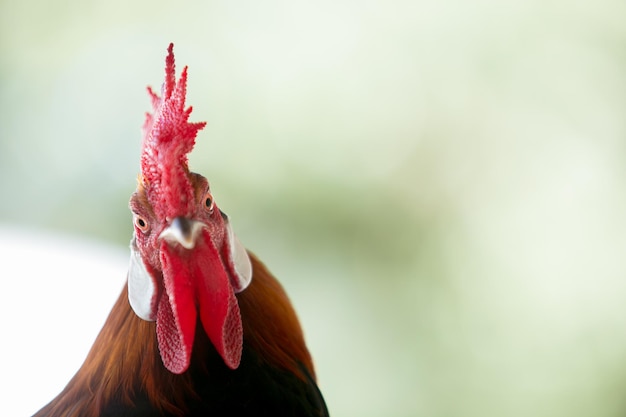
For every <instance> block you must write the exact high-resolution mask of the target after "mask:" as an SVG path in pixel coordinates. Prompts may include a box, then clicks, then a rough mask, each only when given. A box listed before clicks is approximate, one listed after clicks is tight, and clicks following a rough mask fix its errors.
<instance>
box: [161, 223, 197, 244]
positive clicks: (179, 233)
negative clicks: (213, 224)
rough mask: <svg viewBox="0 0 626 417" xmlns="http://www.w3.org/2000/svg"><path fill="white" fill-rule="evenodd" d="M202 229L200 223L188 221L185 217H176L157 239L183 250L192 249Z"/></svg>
mask: <svg viewBox="0 0 626 417" xmlns="http://www.w3.org/2000/svg"><path fill="white" fill-rule="evenodd" d="M202 227H203V224H202V223H201V222H198V221H195V220H189V219H187V218H186V217H176V218H175V219H174V220H172V223H171V224H170V226H169V227H168V228H167V229H165V230H163V232H161V234H160V235H159V238H161V239H164V240H166V241H167V242H169V243H178V244H180V245H181V246H182V247H183V248H185V249H193V248H194V247H195V246H196V241H197V239H198V236H199V235H200V232H201V231H202Z"/></svg>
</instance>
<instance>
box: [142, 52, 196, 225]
mask: <svg viewBox="0 0 626 417" xmlns="http://www.w3.org/2000/svg"><path fill="white" fill-rule="evenodd" d="M167 52H168V54H167V58H166V59H165V81H164V83H163V85H162V87H161V97H159V96H158V95H157V94H156V93H155V92H154V91H153V90H152V88H150V87H148V93H149V94H150V97H151V99H152V109H153V113H152V114H150V113H147V114H146V121H145V123H144V125H143V143H142V152H141V174H142V185H143V187H144V189H145V190H146V195H147V196H148V201H149V202H150V204H151V206H152V209H153V210H154V214H155V215H156V216H157V217H159V218H160V219H165V218H168V219H173V218H174V217H177V216H185V215H188V214H189V213H190V212H191V210H192V207H193V201H194V190H193V188H192V186H191V182H190V180H189V167H188V164H187V154H188V153H189V152H191V150H192V149H193V146H194V144H195V139H196V135H197V134H198V131H199V130H201V129H202V128H203V127H204V126H205V125H206V122H201V123H188V122H187V120H188V119H189V115H190V114H191V110H192V107H191V106H189V107H187V108H186V109H185V95H186V92H187V67H185V68H184V69H183V72H182V73H181V75H180V79H179V80H178V83H177V82H176V71H175V65H174V44H173V43H170V45H169V47H168V48H167Z"/></svg>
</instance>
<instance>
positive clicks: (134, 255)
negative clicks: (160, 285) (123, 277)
mask: <svg viewBox="0 0 626 417" xmlns="http://www.w3.org/2000/svg"><path fill="white" fill-rule="evenodd" d="M134 239H135V238H134V237H133V242H131V244H130V264H129V266H128V301H129V302H130V306H131V307H132V308H133V311H134V312H135V314H137V316H139V317H140V318H142V319H144V320H147V321H154V320H155V317H154V316H155V314H154V311H152V305H153V303H152V301H153V298H154V296H155V292H154V281H153V280H152V277H151V276H150V274H149V273H148V270H147V269H146V266H145V265H144V263H143V259H142V257H141V254H140V253H139V251H137V249H136V248H135V244H134Z"/></svg>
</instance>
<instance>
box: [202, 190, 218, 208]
mask: <svg viewBox="0 0 626 417" xmlns="http://www.w3.org/2000/svg"><path fill="white" fill-rule="evenodd" d="M214 206H215V202H214V201H213V196H212V195H211V193H209V192H207V193H206V194H205V196H204V209H205V210H207V211H208V212H212V211H213V207H214Z"/></svg>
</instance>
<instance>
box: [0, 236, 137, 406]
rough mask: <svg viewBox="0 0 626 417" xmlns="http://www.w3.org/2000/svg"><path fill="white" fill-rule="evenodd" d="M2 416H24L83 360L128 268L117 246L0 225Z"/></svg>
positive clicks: (45, 399) (47, 398)
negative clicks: (4, 390) (4, 391)
mask: <svg viewBox="0 0 626 417" xmlns="http://www.w3.org/2000/svg"><path fill="white" fill-rule="evenodd" d="M0 254H1V255H0V256H1V262H2V269H3V271H4V273H3V279H2V293H3V297H2V298H3V300H2V303H0V317H1V319H0V332H1V333H2V340H3V341H4V343H3V346H2V357H3V366H2V373H0V381H1V383H0V385H1V386H3V387H5V388H4V389H6V388H7V387H8V388H9V392H10V395H5V396H3V400H2V414H3V415H11V416H30V415H32V414H33V413H35V412H36V411H37V410H39V409H40V408H41V407H42V406H44V405H45V404H46V403H47V402H48V401H50V400H51V399H52V398H53V397H55V396H56V395H57V394H58V393H59V392H60V391H61V390H62V389H63V388H64V387H65V385H66V384H67V382H68V381H69V380H70V378H71V377H72V376H73V375H74V373H75V372H76V371H77V370H78V368H79V367H80V365H81V364H82V362H83V360H84V359H85V356H86V355H87V352H88V351H89V348H90V347H91V345H92V343H93V341H94V339H95V337H96V335H97V334H98V332H99V331H100V328H101V327H102V324H103V323H104V320H105V319H106V317H107V315H108V313H109V311H110V309H111V307H112V306H113V303H114V302H115V301H116V300H117V297H118V296H119V294H120V291H121V290H122V287H123V285H124V282H125V280H126V270H127V268H128V253H127V251H126V250H124V249H123V248H120V249H118V248H115V247H111V246H106V245H104V244H101V243H96V242H93V241H88V240H85V239H80V238H75V237H68V236H62V235H53V234H47V233H42V232H36V231H27V230H21V229H17V228H12V227H7V226H2V225H0Z"/></svg>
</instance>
